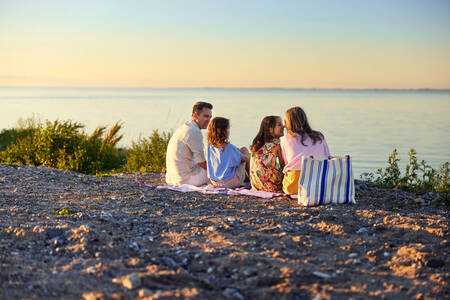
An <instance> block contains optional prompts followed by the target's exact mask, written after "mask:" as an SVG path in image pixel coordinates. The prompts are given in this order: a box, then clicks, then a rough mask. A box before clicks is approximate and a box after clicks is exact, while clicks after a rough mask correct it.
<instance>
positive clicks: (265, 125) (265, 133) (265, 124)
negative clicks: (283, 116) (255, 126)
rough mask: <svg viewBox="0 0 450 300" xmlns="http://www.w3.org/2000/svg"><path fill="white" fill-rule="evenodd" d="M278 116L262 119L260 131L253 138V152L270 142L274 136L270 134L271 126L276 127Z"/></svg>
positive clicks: (251, 149) (251, 147) (251, 148)
mask: <svg viewBox="0 0 450 300" xmlns="http://www.w3.org/2000/svg"><path fill="white" fill-rule="evenodd" d="M277 118H279V117H277V116H267V117H264V119H262V121H261V126H259V131H258V134H257V135H256V137H255V138H254V139H253V143H252V144H251V146H250V151H251V152H252V153H255V152H257V151H258V150H259V149H260V148H261V147H262V146H264V144H265V143H267V142H270V141H271V140H272V139H273V138H274V137H273V136H272V135H271V134H270V128H272V129H273V128H275V126H276V124H277Z"/></svg>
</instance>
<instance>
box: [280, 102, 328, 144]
mask: <svg viewBox="0 0 450 300" xmlns="http://www.w3.org/2000/svg"><path fill="white" fill-rule="evenodd" d="M285 122H286V130H287V132H288V134H289V133H297V134H298V135H300V142H301V143H302V145H303V146H306V145H305V144H304V143H303V139H304V138H305V137H306V136H309V137H310V138H311V139H312V140H313V145H314V144H315V143H316V142H318V141H322V140H323V138H324V137H323V134H322V133H320V132H319V131H315V130H312V129H311V126H309V123H308V119H307V118H306V114H305V112H304V111H303V109H301V108H300V107H298V106H295V107H292V108H289V109H288V110H287V111H286V118H285Z"/></svg>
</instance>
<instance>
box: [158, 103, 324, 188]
mask: <svg viewBox="0 0 450 300" xmlns="http://www.w3.org/2000/svg"><path fill="white" fill-rule="evenodd" d="M212 108H213V106H212V105H211V104H209V103H206V102H197V103H195V105H194V107H193V110H192V120H191V121H189V122H186V123H185V124H183V125H182V126H181V127H180V128H178V129H177V130H176V131H175V133H174V134H173V135H172V137H171V139H170V141H169V145H168V148H167V155H166V167H167V173H166V182H167V183H168V184H170V185H183V184H190V185H195V186H201V185H205V184H209V185H211V186H213V187H226V188H235V187H239V186H241V185H243V183H244V181H245V180H246V179H249V180H250V183H251V186H252V189H253V190H259V191H267V192H281V191H283V192H284V193H286V194H297V191H298V181H299V177H300V170H301V158H302V157H303V156H314V157H315V158H326V157H328V156H329V155H330V151H329V149H328V145H327V142H326V141H325V137H324V136H323V134H322V133H320V132H318V131H315V130H312V129H311V127H310V126H309V123H308V120H307V117H306V114H305V112H304V111H303V109H301V108H300V107H292V108H290V109H288V110H287V111H286V114H285V125H286V131H287V135H286V136H284V126H283V123H282V120H281V118H280V117H278V116H268V117H265V118H264V119H263V120H262V122H261V126H260V129H259V132H258V134H257V135H256V137H255V138H254V140H253V143H252V144H251V146H250V151H251V153H249V151H248V149H247V148H245V147H243V148H240V149H238V148H237V147H236V146H234V145H233V144H231V143H230V142H229V137H230V121H229V120H228V119H226V118H221V117H216V118H214V119H213V120H212V121H211V123H210V119H211V116H212ZM209 123H210V124H209ZM208 124H209V126H208ZM206 128H208V133H207V144H208V145H207V155H206V158H205V154H204V150H203V149H204V148H203V137H202V133H201V129H206Z"/></svg>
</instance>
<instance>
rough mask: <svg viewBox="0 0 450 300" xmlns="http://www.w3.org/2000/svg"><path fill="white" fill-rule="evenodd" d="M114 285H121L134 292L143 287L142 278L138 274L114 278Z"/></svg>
mask: <svg viewBox="0 0 450 300" xmlns="http://www.w3.org/2000/svg"><path fill="white" fill-rule="evenodd" d="M112 281H113V282H114V283H117V284H121V285H123V286H124V287H126V288H127V289H130V290H133V289H135V288H138V287H140V286H141V278H140V277H139V274H138V273H131V274H129V275H126V276H124V277H121V278H113V280H112Z"/></svg>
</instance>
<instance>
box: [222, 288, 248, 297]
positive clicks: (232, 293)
mask: <svg viewBox="0 0 450 300" xmlns="http://www.w3.org/2000/svg"><path fill="white" fill-rule="evenodd" d="M223 295H224V296H225V297H226V298H228V299H237V300H244V299H245V298H244V296H242V294H241V293H240V292H239V290H238V289H235V288H229V287H227V288H225V290H224V291H223Z"/></svg>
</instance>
